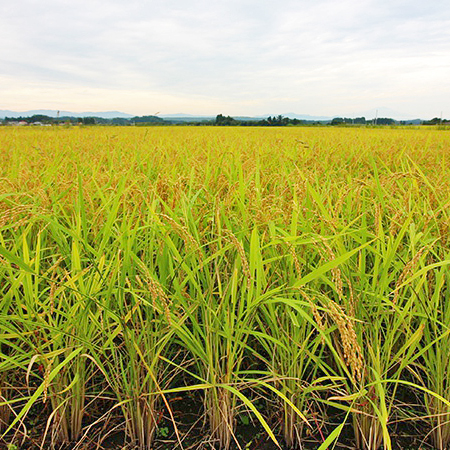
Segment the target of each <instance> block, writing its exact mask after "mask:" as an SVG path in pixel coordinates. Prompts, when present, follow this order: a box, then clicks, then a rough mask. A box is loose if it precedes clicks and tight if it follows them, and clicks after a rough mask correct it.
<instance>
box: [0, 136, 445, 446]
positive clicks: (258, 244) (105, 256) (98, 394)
mask: <svg viewBox="0 0 450 450" xmlns="http://www.w3.org/2000/svg"><path fill="white" fill-rule="evenodd" d="M449 136H450V135H449V134H448V131H446V130H438V129H436V128H433V127H421V128H416V129H413V128H332V127H285V128H275V127H274V128H244V127H236V128H226V127H148V128H147V127H71V128H62V127H48V128H45V129H44V128H43V129H37V128H10V127H2V128H0V227H1V228H0V293H1V294H0V295H1V299H2V302H1V306H0V315H1V317H0V344H1V353H0V356H1V359H0V431H1V433H2V441H3V442H4V443H5V445H6V444H8V445H16V446H17V448H22V447H23V448H34V447H32V445H42V446H43V448H48V447H53V448H58V449H59V448H61V449H62V448H69V447H68V445H69V443H70V445H71V446H72V447H70V448H95V447H93V446H92V445H94V444H93V442H95V445H97V444H98V445H103V444H104V443H105V442H106V441H107V438H108V433H107V432H106V431H105V430H107V429H108V427H110V426H112V425H109V424H114V426H115V427H116V428H117V430H119V431H122V432H123V436H124V438H123V445H124V446H125V445H126V446H128V447H126V448H139V449H151V448H152V449H153V448H161V449H162V448H167V449H168V448H199V449H200V448H211V446H215V447H216V448H220V449H225V450H227V449H229V448H257V447H256V446H255V445H256V443H255V442H256V441H255V442H253V441H251V440H250V441H249V440H247V441H245V440H243V439H242V438H241V437H240V436H239V430H241V429H242V428H243V427H244V426H253V427H254V430H257V431H255V432H254V434H255V435H257V436H258V439H260V441H261V442H263V441H264V442H265V443H266V444H267V442H269V441H270V442H272V443H273V446H274V447H273V448H276V446H280V447H281V448H304V446H306V448H320V449H321V450H322V449H326V448H332V447H333V445H335V444H336V443H337V444H338V445H344V444H346V445H348V444H349V443H350V445H353V446H354V447H356V448H361V449H377V448H386V449H390V448H395V447H396V446H398V445H399V441H398V440H399V439H400V438H399V436H400V434H401V433H400V431H399V430H402V428H401V427H402V426H403V425H402V424H404V423H408V424H414V425H412V427H417V428H418V429H420V430H422V431H423V433H422V434H423V435H422V436H420V438H419V437H418V438H417V439H422V440H423V443H424V445H429V446H431V448H438V449H440V450H443V449H446V448H448V446H449V445H450V426H449V419H450V344H449V342H450V341H449V339H448V334H449V333H450V304H449V298H448V297H449V295H450V291H449V287H448V283H449V282H450V276H449V271H448V265H449V264H450V254H449V250H450V248H449V245H450V242H449V239H448V237H449V236H448V235H449V225H450V220H449V219H450V217H449V216H450V137H449ZM180 397H181V398H182V399H187V398H188V397H189V398H191V397H193V398H194V402H195V404H196V405H197V407H198V416H199V417H200V418H202V419H204V420H203V422H202V423H203V427H202V431H201V435H202V436H203V438H202V439H198V441H196V439H197V438H196V436H193V435H192V432H191V433H189V432H188V431H187V428H186V427H185V425H184V424H183V416H182V415H181V416H178V415H177V414H174V412H175V409H176V408H175V407H174V406H173V405H174V402H175V400H174V399H176V398H180ZM37 411H41V413H40V414H38V413H37ZM42 411H43V412H42ZM168 435H169V438H170V439H172V440H171V441H170V442H171V443H170V444H167V441H168V439H169V438H168V437H167V436H168ZM204 436H207V439H206V440H205V439H204ZM163 438H166V439H163ZM170 439H169V440H170ZM255 439H256V438H255ZM188 442H189V443H190V444H189V445H188V444H187V443H188ZM193 442H194V443H193ZM195 442H197V443H195ZM252 442H253V443H252ZM164 445H165V446H164ZM252 445H253V446H254V447H252ZM258 445H259V444H258ZM267 445H268V444H267ZM308 445H310V447H308ZM21 446H22V447H21ZM90 446H91V447H90ZM208 446H209V447H208ZM246 446H247V447H246ZM11 448H13V447H11ZM99 448H101V447H99ZM117 448H119V447H117ZM120 448H122V447H120ZM124 448H125V447H124ZM267 448H269V447H267Z"/></svg>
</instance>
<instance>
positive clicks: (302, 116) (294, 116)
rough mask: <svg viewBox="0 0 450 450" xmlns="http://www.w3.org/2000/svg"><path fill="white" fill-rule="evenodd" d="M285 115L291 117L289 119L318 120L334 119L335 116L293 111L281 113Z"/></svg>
mask: <svg viewBox="0 0 450 450" xmlns="http://www.w3.org/2000/svg"><path fill="white" fill-rule="evenodd" d="M281 115H282V116H283V117H289V119H298V120H312V121H314V120H317V121H326V120H333V117H336V116H333V117H329V116H310V115H309V114H296V113H293V112H289V113H284V114H281Z"/></svg>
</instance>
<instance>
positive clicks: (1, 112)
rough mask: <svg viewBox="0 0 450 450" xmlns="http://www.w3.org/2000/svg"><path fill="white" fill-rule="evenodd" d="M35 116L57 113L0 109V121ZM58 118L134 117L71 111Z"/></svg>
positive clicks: (116, 112) (115, 113)
mask: <svg viewBox="0 0 450 450" xmlns="http://www.w3.org/2000/svg"><path fill="white" fill-rule="evenodd" d="M37 114H42V115H44V116H49V117H57V116H58V111H57V110H56V109H34V110H31V111H21V112H20V111H9V110H6V109H0V119H4V118H5V117H31V116H34V115H37ZM59 117H102V118H103V119H114V118H117V117H119V118H121V119H129V118H131V117H134V116H133V115H132V114H127V113H123V112H120V111H101V112H93V111H89V112H78V113H77V112H72V111H59Z"/></svg>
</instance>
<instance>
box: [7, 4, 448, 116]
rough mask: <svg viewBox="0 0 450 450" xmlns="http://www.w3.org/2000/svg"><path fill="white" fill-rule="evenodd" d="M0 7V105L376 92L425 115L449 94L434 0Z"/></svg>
mask: <svg viewBox="0 0 450 450" xmlns="http://www.w3.org/2000/svg"><path fill="white" fill-rule="evenodd" d="M105 5H106V6H105ZM0 17H1V19H0V20H1V22H2V23H1V25H2V26H1V27H0V42H2V45H1V46H0V63H1V65H2V74H3V82H2V84H1V85H0V99H1V100H0V101H1V102H2V103H1V104H0V109H18V108H19V106H20V108H21V109H24V108H25V109H34V108H50V107H51V105H53V106H54V107H55V108H58V109H65V110H67V109H70V108H72V109H73V108H77V109H78V110H87V109H92V108H96V109H99V110H105V109H114V110H116V109H120V110H124V111H127V112H131V113H136V114H144V113H149V112H151V111H152V108H153V109H155V110H161V111H163V112H167V113H169V112H178V111H184V112H191V113H205V114H206V113H209V114H214V113H216V112H224V113H227V114H260V113H266V112H270V111H272V112H273V113H275V112H286V111H296V112H299V113H309V114H323V115H326V114H331V115H332V114H339V113H344V112H351V111H352V110H356V109H357V108H355V105H358V108H365V109H370V108H373V107H376V106H379V105H380V104H381V105H383V106H387V107H391V108H393V109H399V110H403V111H404V110H405V109H407V111H405V112H409V113H410V114H412V115H421V116H422V117H428V116H430V115H435V111H437V110H439V111H440V110H442V109H444V110H445V107H446V106H447V105H449V104H450V82H449V81H448V78H450V77H449V76H448V74H449V73H450V70H449V69H450V58H448V55H449V54H450V6H447V3H446V2H444V1H441V0H436V1H435V2H433V5H429V4H425V3H423V2H418V1H417V0H415V1H404V0H390V1H387V0H378V1H375V0H360V1H355V0H341V1H339V2H335V1H333V0H320V1H316V2H309V1H305V0H300V1H299V0H284V1H280V2H273V1H271V2H269V1H267V0H261V1H258V2H257V1H253V0H251V1H250V0H241V1H237V0H230V1H227V2H221V3H218V4H215V3H212V2H209V1H206V0H193V1H189V2H186V1H181V0H167V1H162V0H153V1H151V2H148V1H137V0H128V1H127V2H123V1H118V0H110V1H109V2H108V3H105V2H104V1H98V0H90V1H86V0H79V1H78V2H73V1H66V0H64V1H61V0H58V1H56V0H51V1H50V0H42V1H40V2H38V1H33V0H25V1H22V2H20V3H16V4H13V3H10V4H7V5H6V4H5V5H3V6H0ZM149 103H152V105H151V107H150V106H148V105H149ZM447 108H448V106H447ZM447 114H448V115H449V116H450V111H448V113H447Z"/></svg>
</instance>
